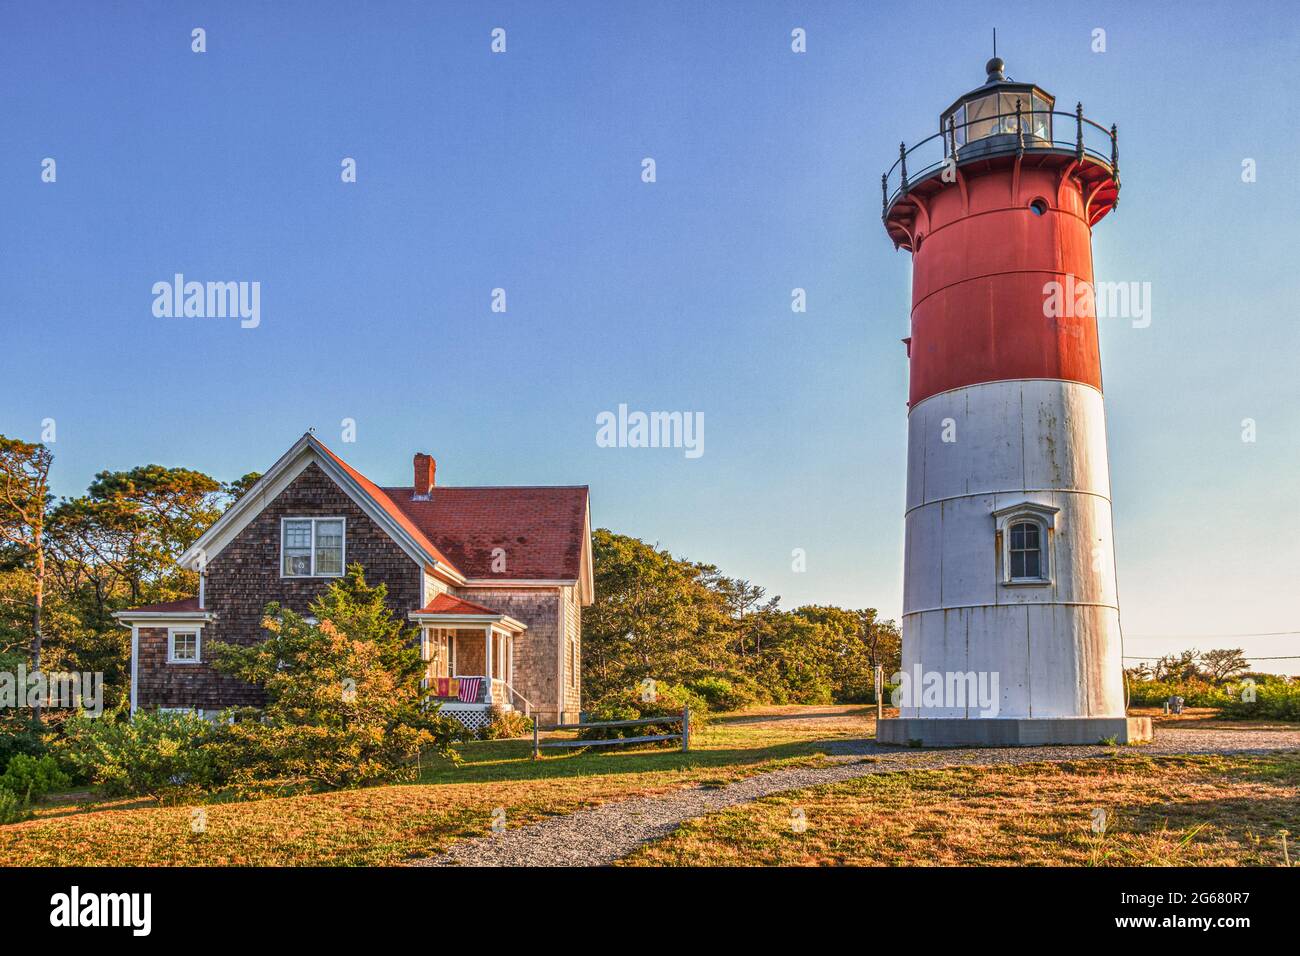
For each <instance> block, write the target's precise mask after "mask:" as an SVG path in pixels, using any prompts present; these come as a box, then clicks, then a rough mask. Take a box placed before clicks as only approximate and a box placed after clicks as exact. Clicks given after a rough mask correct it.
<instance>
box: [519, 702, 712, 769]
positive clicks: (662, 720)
mask: <svg viewBox="0 0 1300 956" xmlns="http://www.w3.org/2000/svg"><path fill="white" fill-rule="evenodd" d="M649 724H681V728H682V732H681V733H679V734H647V735H644V736H641V737H614V738H611V739H609V740H581V739H579V740H542V739H541V733H542V732H543V728H541V727H539V725H538V722H537V720H536V719H534V720H533V759H534V760H536V759H537V758H538V757H540V756H541V755H542V748H543V747H604V746H608V745H609V744H645V743H650V742H652V741H656V740H680V741H681V742H682V751H683V752H685V751H689V750H690V749H691V709H690V708H689V707H683V708H682V713H681V716H680V717H675V716H674V717H642V718H640V719H639V720H606V721H600V722H597V723H590V724H556V725H555V726H554V727H546V728H544V730H545V732H546V733H550V732H551V731H553V730H577V731H579V732H581V731H583V730H587V729H589V728H592V727H645V726H647V725H649Z"/></svg>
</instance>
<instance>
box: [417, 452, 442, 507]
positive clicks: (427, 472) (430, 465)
mask: <svg viewBox="0 0 1300 956" xmlns="http://www.w3.org/2000/svg"><path fill="white" fill-rule="evenodd" d="M437 470H438V463H437V462H436V461H434V460H433V458H432V457H431V456H429V455H426V454H425V453H424V452H422V451H417V452H416V453H415V490H414V491H413V492H412V496H413V497H415V498H428V497H429V492H430V491H432V490H433V485H434V478H433V476H434V472H436V471H437Z"/></svg>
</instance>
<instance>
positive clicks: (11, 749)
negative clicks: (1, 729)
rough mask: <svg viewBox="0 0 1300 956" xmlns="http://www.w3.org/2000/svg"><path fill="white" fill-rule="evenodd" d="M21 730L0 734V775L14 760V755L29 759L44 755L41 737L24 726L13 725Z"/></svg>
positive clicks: (43, 744) (33, 730)
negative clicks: (26, 756) (24, 756)
mask: <svg viewBox="0 0 1300 956" xmlns="http://www.w3.org/2000/svg"><path fill="white" fill-rule="evenodd" d="M14 726H20V727H22V728H23V729H21V730H17V731H13V732H8V733H0V773H3V772H4V770H5V768H6V767H8V766H9V761H10V760H12V759H13V758H14V755H15V754H27V755H28V756H31V757H39V756H40V755H41V754H43V753H45V749H46V748H45V743H44V741H43V740H42V739H41V735H40V734H39V733H38V732H37V731H36V730H35V729H34V728H29V727H27V726H26V725H25V724H16V723H15V724H14Z"/></svg>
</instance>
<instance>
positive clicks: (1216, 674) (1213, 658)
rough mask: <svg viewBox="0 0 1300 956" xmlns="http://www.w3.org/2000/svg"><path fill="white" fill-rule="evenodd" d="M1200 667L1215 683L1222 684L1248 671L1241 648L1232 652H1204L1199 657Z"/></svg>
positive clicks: (1248, 663)
mask: <svg viewBox="0 0 1300 956" xmlns="http://www.w3.org/2000/svg"><path fill="white" fill-rule="evenodd" d="M1201 665H1202V666H1203V667H1204V668H1205V671H1206V673H1207V674H1209V676H1210V677H1211V678H1212V679H1213V680H1214V681H1216V682H1217V683H1220V684H1221V683H1223V682H1224V681H1227V680H1230V679H1231V678H1233V677H1236V676H1238V675H1240V674H1244V673H1245V672H1246V671H1248V670H1250V661H1248V660H1246V658H1245V655H1244V654H1243V653H1242V651H1241V648H1240V647H1237V648H1233V649H1232V650H1217V651H1206V652H1205V653H1204V654H1202V655H1201Z"/></svg>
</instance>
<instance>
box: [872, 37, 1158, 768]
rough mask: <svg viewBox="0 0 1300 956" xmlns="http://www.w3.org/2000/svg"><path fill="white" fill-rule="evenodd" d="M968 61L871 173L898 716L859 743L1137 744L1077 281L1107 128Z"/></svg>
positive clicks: (1086, 320) (1091, 332)
mask: <svg viewBox="0 0 1300 956" xmlns="http://www.w3.org/2000/svg"><path fill="white" fill-rule="evenodd" d="M985 70H986V73H987V78H986V80H985V82H984V83H983V84H982V85H981V86H979V87H977V88H976V89H974V90H971V91H970V92H969V93H966V94H965V95H963V96H960V97H958V98H957V100H956V101H955V102H954V103H953V104H952V105H951V106H949V107H948V108H947V109H946V110H944V111H943V112H942V113H941V114H940V116H939V129H938V131H937V132H936V133H934V134H932V135H930V136H928V137H927V138H925V139H923V140H921V141H920V142H917V143H915V144H914V145H912V146H910V147H908V146H907V145H905V144H903V145H900V147H899V156H898V159H897V161H896V162H895V163H894V165H893V166H892V167H891V168H890V170H889V171H888V172H886V173H885V174H884V176H883V177H882V180H881V183H882V219H883V221H884V225H885V229H886V231H887V233H888V235H889V238H890V239H892V240H893V242H894V245H895V247H896V248H898V249H905V250H907V251H908V252H910V253H911V255H912V311H911V331H910V335H909V337H908V338H906V339H904V340H903V341H904V344H905V345H906V348H907V356H908V362H909V371H910V376H909V378H910V384H909V396H908V418H907V421H908V429H907V430H908V452H907V502H906V511H905V519H904V520H905V533H906V538H905V545H904V551H905V558H904V561H905V567H904V584H903V628H902V631H903V659H902V669H901V671H900V673H899V674H898V675H897V682H898V684H899V693H898V694H896V700H897V702H898V705H899V717H898V718H897V719H891V720H884V721H881V723H880V726H879V728H878V732H877V738H878V739H879V740H880V741H881V742H882V743H895V744H907V743H914V742H916V741H920V742H921V743H922V744H923V745H929V746H945V745H990V746H1014V745H1031V744H1052V743H1059V744H1095V743H1097V742H1098V741H1101V740H1111V739H1113V740H1118V741H1120V742H1130V741H1136V740H1142V739H1149V738H1150V736H1151V722H1150V720H1149V719H1148V718H1129V717H1128V716H1127V713H1126V694H1125V686H1124V674H1123V647H1122V639H1121V635H1120V615H1119V597H1118V589H1117V582H1116V569H1115V549H1114V541H1113V533H1112V521H1111V497H1110V496H1111V492H1110V474H1109V463H1108V461H1107V453H1106V420H1105V411H1104V407H1103V401H1102V377H1101V360H1100V352H1099V347H1098V338H1097V320H1096V313H1095V304H1094V303H1095V299H1094V296H1093V291H1094V286H1093V271H1092V229H1093V227H1094V226H1095V225H1096V224H1097V223H1098V222H1100V221H1101V220H1102V219H1103V218H1105V217H1106V215H1107V214H1108V213H1110V212H1111V211H1112V210H1113V209H1115V207H1116V204H1117V203H1118V201H1119V191H1120V174H1119V148H1118V138H1117V132H1116V128H1115V127H1114V126H1113V125H1112V126H1110V127H1106V126H1104V125H1101V124H1099V123H1097V122H1095V121H1093V120H1091V119H1089V118H1087V117H1085V116H1084V112H1083V107H1082V105H1079V106H1076V108H1075V109H1074V110H1073V111H1068V110H1067V111H1061V110H1058V109H1057V108H1056V102H1055V98H1054V97H1053V96H1052V94H1050V93H1048V92H1047V91H1046V90H1044V89H1043V88H1042V87H1039V86H1037V85H1035V84H1033V83H1023V82H1016V81H1013V80H1012V79H1010V78H1008V77H1007V75H1006V66H1005V64H1004V63H1003V61H1002V60H1000V59H998V58H997V57H996V56H995V57H994V58H993V59H992V60H990V61H989V62H988V64H987V65H986V67H985Z"/></svg>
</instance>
